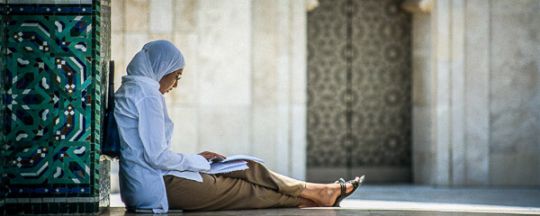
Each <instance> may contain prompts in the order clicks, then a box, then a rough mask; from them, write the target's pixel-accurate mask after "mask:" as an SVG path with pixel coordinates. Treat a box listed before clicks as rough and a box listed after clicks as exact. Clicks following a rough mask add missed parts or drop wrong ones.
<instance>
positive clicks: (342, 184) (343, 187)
mask: <svg viewBox="0 0 540 216" xmlns="http://www.w3.org/2000/svg"><path fill="white" fill-rule="evenodd" d="M339 186H340V187H341V193H340V194H339V197H345V196H346V193H347V182H346V181H345V180H344V179H343V178H341V179H339Z"/></svg>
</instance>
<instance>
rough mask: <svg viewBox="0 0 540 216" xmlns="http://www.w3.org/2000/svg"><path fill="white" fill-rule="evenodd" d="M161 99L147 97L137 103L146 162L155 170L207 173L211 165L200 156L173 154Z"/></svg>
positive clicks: (140, 134) (140, 135)
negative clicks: (166, 136) (166, 130)
mask: <svg viewBox="0 0 540 216" xmlns="http://www.w3.org/2000/svg"><path fill="white" fill-rule="evenodd" d="M162 106H163V105H162V103H161V100H160V98H156V97H146V98H143V99H141V100H140V101H139V102H138V103H137V110H138V114H139V125H138V126H139V137H140V139H141V142H142V144H143V147H144V151H143V152H144V154H143V156H144V160H145V161H146V162H148V164H150V166H152V167H154V168H159V169H162V170H178V171H186V170H188V171H196V172H198V171H207V170H209V169H210V165H209V163H208V161H207V160H206V158H204V157H203V156H201V155H198V154H182V153H174V152H172V151H171V150H170V149H169V148H168V146H167V142H168V140H166V138H165V114H164V113H163V107H162Z"/></svg>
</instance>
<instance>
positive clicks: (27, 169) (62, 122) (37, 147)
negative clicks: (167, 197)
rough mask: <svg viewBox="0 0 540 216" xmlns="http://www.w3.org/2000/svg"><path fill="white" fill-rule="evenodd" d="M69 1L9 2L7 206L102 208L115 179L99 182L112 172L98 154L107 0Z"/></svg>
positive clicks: (60, 209)
mask: <svg viewBox="0 0 540 216" xmlns="http://www.w3.org/2000/svg"><path fill="white" fill-rule="evenodd" d="M65 3H66V4H58V5H56V4H13V3H10V2H8V4H7V5H6V7H5V9H6V10H7V16H6V17H5V19H4V22H3V23H4V24H5V28H3V32H4V33H5V35H4V37H3V38H4V40H2V41H6V43H7V44H6V52H5V53H6V58H5V60H6V62H5V64H4V67H3V68H2V85H1V86H2V91H3V92H2V102H3V103H4V105H5V106H3V107H2V108H3V109H2V120H3V122H2V126H3V127H2V131H1V132H2V133H1V138H2V144H1V147H2V152H1V155H0V156H1V157H2V168H3V170H2V171H3V172H2V183H3V185H2V189H5V190H6V192H7V197H6V201H5V203H6V209H7V213H23V212H24V213H40V212H41V213H43V212H47V213H54V212H64V213H76V212H96V211H97V210H98V204H99V202H100V195H102V194H103V195H102V196H101V197H103V202H102V203H104V204H105V203H106V205H108V191H103V189H105V190H107V189H108V188H109V187H108V185H107V186H106V187H103V188H102V187H100V183H104V184H108V176H106V177H107V178H106V179H104V180H102V179H100V173H101V172H106V171H107V170H108V169H109V164H108V163H107V162H106V161H105V162H103V166H100V161H99V153H100V143H101V134H100V128H101V122H102V121H101V120H102V116H103V115H102V112H103V109H102V107H101V106H103V102H102V101H103V97H104V94H103V93H102V92H101V90H102V89H103V87H102V86H103V84H104V83H106V78H103V77H106V76H102V73H106V71H105V70H104V68H106V66H105V65H104V62H108V59H109V56H110V55H108V52H109V51H108V50H107V51H102V50H101V49H103V48H102V46H100V44H101V43H99V42H98V41H99V40H108V39H107V38H108V37H109V35H108V34H105V36H104V37H103V38H101V37H100V35H99V33H100V32H101V31H100V30H99V29H100V28H101V23H102V22H101V21H100V20H99V19H98V18H99V16H100V15H101V8H102V6H101V5H102V1H93V2H88V4H79V3H81V1H78V2H77V4H69V2H65ZM108 5H109V3H108V2H106V4H105V7H108ZM108 11H110V10H108ZM109 14H110V13H109ZM105 19H110V16H107V17H106V18H105ZM109 28H110V27H109ZM105 32H109V31H105ZM104 44H105V45H106V46H108V43H104ZM103 56H105V58H103ZM100 188H102V189H101V191H100ZM105 194H106V195H105ZM4 213H5V212H4Z"/></svg>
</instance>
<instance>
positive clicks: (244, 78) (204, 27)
mask: <svg viewBox="0 0 540 216" xmlns="http://www.w3.org/2000/svg"><path fill="white" fill-rule="evenodd" d="M200 6H201V7H200V14H199V29H198V34H199V50H198V56H199V58H198V62H197V63H198V65H199V67H198V69H199V70H198V71H199V72H198V73H199V74H200V76H199V81H198V82H199V85H198V89H199V92H200V97H199V103H200V104H203V105H248V104H250V100H251V74H250V69H251V49H250V46H251V40H250V39H251V30H250V29H251V22H250V20H251V17H250V13H246V11H249V10H250V1H247V0H236V1H226V2H225V1H209V0H205V1H201V2H200Z"/></svg>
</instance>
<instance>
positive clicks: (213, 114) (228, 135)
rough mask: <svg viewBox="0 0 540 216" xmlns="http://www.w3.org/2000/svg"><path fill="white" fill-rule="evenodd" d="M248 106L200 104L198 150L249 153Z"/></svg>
mask: <svg viewBox="0 0 540 216" xmlns="http://www.w3.org/2000/svg"><path fill="white" fill-rule="evenodd" d="M249 112H250V108H249V107H248V106H201V107H200V109H199V126H198V128H199V129H198V130H199V143H200V145H199V146H200V149H199V150H200V151H204V150H207V151H214V152H217V153H223V154H227V155H229V154H249V152H250V145H249V140H250V134H251V129H250V114H249Z"/></svg>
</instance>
